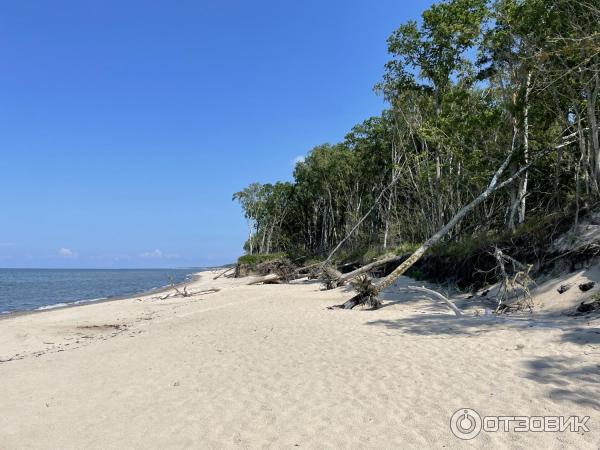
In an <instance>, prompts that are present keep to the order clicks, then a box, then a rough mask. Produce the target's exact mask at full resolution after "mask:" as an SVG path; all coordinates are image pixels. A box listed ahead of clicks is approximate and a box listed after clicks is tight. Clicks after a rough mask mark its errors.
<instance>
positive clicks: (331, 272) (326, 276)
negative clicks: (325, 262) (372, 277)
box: [322, 255, 407, 289]
mask: <svg viewBox="0 0 600 450" xmlns="http://www.w3.org/2000/svg"><path fill="white" fill-rule="evenodd" d="M406 256H407V255H400V256H398V255H393V256H389V257H387V258H383V259H380V260H377V261H374V262H372V263H369V264H366V265H364V266H362V267H359V268H358V269H356V270H353V271H352V272H348V273H344V274H343V273H341V272H340V271H339V270H337V269H334V268H333V267H330V266H328V267H326V268H325V269H323V276H322V278H323V283H324V285H325V288H326V289H334V288H336V287H339V286H343V285H344V284H346V283H347V282H349V281H351V280H353V279H354V278H356V277H358V276H360V275H363V274H366V273H369V272H371V271H372V270H373V269H376V268H378V267H381V266H384V265H386V264H391V263H395V262H400V261H402V260H403V259H405V258H406Z"/></svg>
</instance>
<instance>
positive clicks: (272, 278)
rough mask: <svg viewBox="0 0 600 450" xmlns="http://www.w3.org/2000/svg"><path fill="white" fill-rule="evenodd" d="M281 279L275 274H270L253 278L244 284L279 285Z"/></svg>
mask: <svg viewBox="0 0 600 450" xmlns="http://www.w3.org/2000/svg"><path fill="white" fill-rule="evenodd" d="M280 281H281V278H280V277H279V275H277V274H276V273H271V274H269V275H265V276H264V277H258V278H255V279H254V280H252V281H249V282H248V283H246V284H247V285H248V286H250V285H253V284H261V283H262V284H279V282H280Z"/></svg>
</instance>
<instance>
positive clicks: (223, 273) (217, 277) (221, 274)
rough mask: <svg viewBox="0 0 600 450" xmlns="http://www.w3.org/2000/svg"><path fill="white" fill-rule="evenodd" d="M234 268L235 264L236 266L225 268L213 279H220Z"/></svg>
mask: <svg viewBox="0 0 600 450" xmlns="http://www.w3.org/2000/svg"><path fill="white" fill-rule="evenodd" d="M234 269H235V266H234V267H230V268H228V269H227V270H225V271H224V272H221V273H220V274H219V275H217V276H216V277H214V278H213V280H218V279H219V278H221V277H222V276H223V275H225V274H226V273H228V272H231V271H232V270H234Z"/></svg>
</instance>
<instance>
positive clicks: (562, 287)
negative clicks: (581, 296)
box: [556, 283, 573, 294]
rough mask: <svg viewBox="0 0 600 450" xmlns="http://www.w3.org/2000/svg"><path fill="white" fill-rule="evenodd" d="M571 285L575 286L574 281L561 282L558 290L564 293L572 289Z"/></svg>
mask: <svg viewBox="0 0 600 450" xmlns="http://www.w3.org/2000/svg"><path fill="white" fill-rule="evenodd" d="M571 287H573V283H566V284H561V285H560V287H559V288H558V289H557V290H556V291H557V292H558V293H559V294H564V293H565V292H567V291H568V290H569V289H571Z"/></svg>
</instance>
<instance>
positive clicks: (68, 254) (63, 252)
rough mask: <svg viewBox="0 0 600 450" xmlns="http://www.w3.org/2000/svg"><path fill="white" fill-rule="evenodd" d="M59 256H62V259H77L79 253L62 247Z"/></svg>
mask: <svg viewBox="0 0 600 450" xmlns="http://www.w3.org/2000/svg"><path fill="white" fill-rule="evenodd" d="M58 256H60V257H61V258H76V257H77V253H75V252H74V251H73V250H71V249H70V248H65V247H62V248H61V249H59V250H58Z"/></svg>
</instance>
